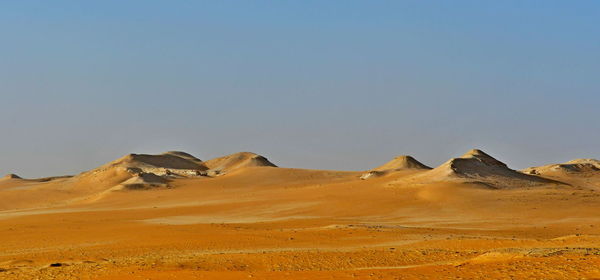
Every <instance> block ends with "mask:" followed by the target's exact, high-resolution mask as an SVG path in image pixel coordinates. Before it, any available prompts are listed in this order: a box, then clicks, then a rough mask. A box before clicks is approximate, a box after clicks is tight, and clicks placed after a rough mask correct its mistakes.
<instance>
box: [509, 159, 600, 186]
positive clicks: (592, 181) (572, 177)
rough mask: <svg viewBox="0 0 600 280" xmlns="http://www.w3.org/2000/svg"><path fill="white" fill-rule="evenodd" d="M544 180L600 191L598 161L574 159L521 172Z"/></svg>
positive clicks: (599, 164) (599, 163) (599, 165)
mask: <svg viewBox="0 0 600 280" xmlns="http://www.w3.org/2000/svg"><path fill="white" fill-rule="evenodd" d="M521 172H523V173H526V174H535V175H538V176H541V177H544V178H548V179H553V180H558V181H561V182H566V183H569V184H571V185H573V186H578V187H584V188H593V189H600V183H599V182H600V180H598V179H600V161H599V160H596V159H575V160H571V161H567V162H565V163H557V164H548V165H544V166H537V167H530V168H526V169H523V170H521Z"/></svg>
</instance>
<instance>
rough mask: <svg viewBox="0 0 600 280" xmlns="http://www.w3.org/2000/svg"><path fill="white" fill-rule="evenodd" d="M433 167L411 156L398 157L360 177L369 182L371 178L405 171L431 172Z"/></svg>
mask: <svg viewBox="0 0 600 280" xmlns="http://www.w3.org/2000/svg"><path fill="white" fill-rule="evenodd" d="M429 169H431V167H429V166H427V165H425V164H422V163H421V162H419V161H418V160H416V159H415V158H413V157H411V156H406V155H404V156H397V157H395V158H394V159H392V160H391V161H389V162H387V163H386V164H384V165H382V166H379V167H377V168H374V169H371V170H369V171H368V172H367V173H364V174H362V175H361V176H360V179H362V180H368V179H371V178H377V177H382V176H385V175H387V174H390V173H395V172H396V171H405V170H415V171H418V170H429Z"/></svg>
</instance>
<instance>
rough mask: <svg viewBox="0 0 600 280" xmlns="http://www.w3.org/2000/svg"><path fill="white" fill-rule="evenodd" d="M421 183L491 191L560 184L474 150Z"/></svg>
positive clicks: (441, 167)
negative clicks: (476, 186) (472, 186)
mask: <svg viewBox="0 0 600 280" xmlns="http://www.w3.org/2000/svg"><path fill="white" fill-rule="evenodd" d="M419 176H420V177H419V178H420V179H422V180H426V181H427V180H429V181H459V182H466V183H477V184H483V185H486V186H488V187H491V188H519V187H521V188H523V187H531V186H541V185H545V184H561V182H557V181H555V180H550V179H546V178H542V177H538V176H534V175H529V174H524V173H521V172H518V171H516V170H513V169H510V168H509V167H508V166H507V165H506V164H504V163H503V162H501V161H499V160H497V159H495V158H493V157H492V156H490V155H488V154H486V153H485V152H483V151H481V150H478V149H473V150H470V151H468V152H467V153H465V154H464V155H462V156H461V157H458V158H453V159H450V160H448V161H447V162H445V163H443V164H442V165H440V166H438V167H436V168H434V169H432V170H430V171H428V172H426V173H425V174H421V175H419Z"/></svg>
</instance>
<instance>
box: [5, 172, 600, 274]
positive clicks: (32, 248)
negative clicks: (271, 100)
mask: <svg viewBox="0 0 600 280" xmlns="http://www.w3.org/2000/svg"><path fill="white" fill-rule="evenodd" d="M410 172H412V171H406V172H396V173H394V174H391V175H388V176H384V177H380V178H374V179H370V180H360V179H359V177H360V175H361V173H360V172H336V171H318V170H300V169H287V168H272V167H250V168H245V169H243V170H239V171H237V172H233V173H231V174H227V175H225V176H220V177H215V178H203V177H200V178H181V179H177V180H173V182H172V183H170V187H168V188H156V189H151V190H140V191H114V192H109V193H105V192H100V193H92V194H86V195H85V196H82V195H81V193H78V192H76V191H69V190H65V189H64V187H63V186H64V185H68V181H69V180H71V179H69V178H64V179H62V178H58V179H54V180H50V181H48V182H41V183H40V182H35V183H23V182H19V183H4V184H3V185H2V184H0V209H2V210H0V279H6V280H9V279H248V278H254V279H490V278H497V279H594V278H597V279H600V215H599V214H598V213H600V189H595V188H582V187H574V186H564V185H562V186H556V185H549V186H541V187H531V188H518V189H490V188H485V187H482V186H478V185H476V184H475V185H473V184H458V183H456V184H455V183H450V182H440V183H429V184H413V183H410V182H405V181H403V180H402V178H403V177H404V176H408V175H410V174H409V173H410Z"/></svg>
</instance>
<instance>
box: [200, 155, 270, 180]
mask: <svg viewBox="0 0 600 280" xmlns="http://www.w3.org/2000/svg"><path fill="white" fill-rule="evenodd" d="M204 165H205V166H206V167H207V168H208V169H209V174H210V175H212V174H214V175H222V174H225V173H228V172H231V171H233V170H237V169H241V168H245V167H260V166H263V167H277V166H276V165H275V164H273V163H272V162H270V161H269V160H268V159H267V158H265V157H263V156H261V155H257V154H255V153H250V152H240V153H235V154H231V155H227V156H224V157H218V158H214V159H211V160H207V161H205V162H204Z"/></svg>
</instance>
